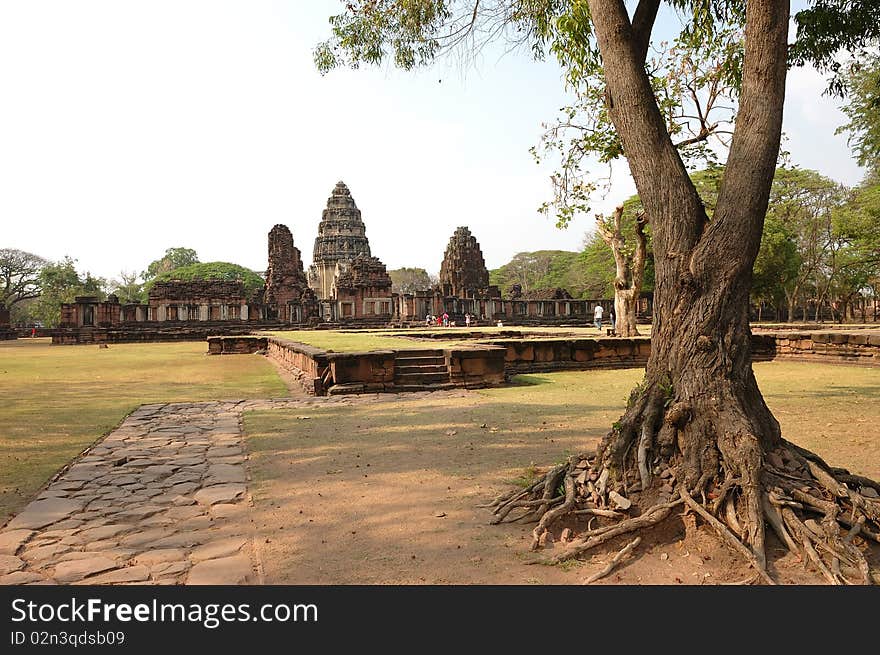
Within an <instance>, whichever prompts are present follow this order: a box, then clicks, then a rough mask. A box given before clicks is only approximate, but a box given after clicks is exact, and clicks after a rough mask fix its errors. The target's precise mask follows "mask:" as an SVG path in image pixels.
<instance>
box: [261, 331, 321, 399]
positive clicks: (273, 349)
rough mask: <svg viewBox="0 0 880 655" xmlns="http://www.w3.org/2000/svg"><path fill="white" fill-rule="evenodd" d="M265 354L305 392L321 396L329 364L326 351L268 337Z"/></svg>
mask: <svg viewBox="0 0 880 655" xmlns="http://www.w3.org/2000/svg"><path fill="white" fill-rule="evenodd" d="M266 350H267V354H268V355H269V357H271V358H272V359H273V360H275V361H276V362H277V363H278V364H279V365H280V366H281V367H282V368H284V369H285V370H287V371H288V372H290V373H291V374H293V375H294V377H296V378H297V380H299V382H300V384H302V385H303V388H304V389H305V390H306V392H308V393H310V394H312V395H315V396H323V395H324V394H325V391H326V387H325V380H326V379H327V376H328V371H329V364H328V361H327V351H326V350H322V349H321V348H314V347H312V346H307V345H306V344H304V343H298V342H296V341H290V340H289V339H281V338H279V337H269V338H268V347H267V349H266Z"/></svg>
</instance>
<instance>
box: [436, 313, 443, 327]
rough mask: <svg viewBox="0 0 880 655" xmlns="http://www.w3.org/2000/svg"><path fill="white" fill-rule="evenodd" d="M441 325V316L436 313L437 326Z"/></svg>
mask: <svg viewBox="0 0 880 655" xmlns="http://www.w3.org/2000/svg"><path fill="white" fill-rule="evenodd" d="M441 325H443V317H442V316H439V315H438V316H437V327H440V326H441Z"/></svg>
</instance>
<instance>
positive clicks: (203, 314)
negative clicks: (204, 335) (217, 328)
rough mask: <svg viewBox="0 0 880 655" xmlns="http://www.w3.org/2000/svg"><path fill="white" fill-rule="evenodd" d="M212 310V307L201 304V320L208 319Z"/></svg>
mask: <svg viewBox="0 0 880 655" xmlns="http://www.w3.org/2000/svg"><path fill="white" fill-rule="evenodd" d="M210 312H211V309H210V308H209V307H208V305H199V320H200V321H207V320H208V317H209V316H210V315H211V314H210Z"/></svg>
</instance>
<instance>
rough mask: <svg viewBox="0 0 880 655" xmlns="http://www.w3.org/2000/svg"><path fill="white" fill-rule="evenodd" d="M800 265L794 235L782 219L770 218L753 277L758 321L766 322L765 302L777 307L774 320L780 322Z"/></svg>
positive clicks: (765, 227)
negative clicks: (764, 313) (764, 314)
mask: <svg viewBox="0 0 880 655" xmlns="http://www.w3.org/2000/svg"><path fill="white" fill-rule="evenodd" d="M800 264H801V259H800V256H799V255H798V252H797V246H796V245H795V237H794V234H793V233H792V232H791V231H790V230H789V229H788V228H787V227H786V225H785V224H784V223H783V222H782V221H781V220H779V218H777V217H776V216H773V215H772V214H771V215H769V216H767V218H766V219H764V231H763V233H762V235H761V249H760V250H759V251H758V257H757V258H756V259H755V267H754V271H753V274H752V299H753V300H754V301H755V303H756V304H757V305H758V321H761V320H763V319H764V316H763V307H764V304H765V303H769V304H770V305H772V306H773V307H774V308H776V310H777V311H776V315H775V316H774V318H775V319H776V320H779V312H778V309H779V307H780V306H781V305H782V304H784V303H785V289H786V285H788V284H790V282H791V280H793V279H795V278H797V276H798V269H799V268H800Z"/></svg>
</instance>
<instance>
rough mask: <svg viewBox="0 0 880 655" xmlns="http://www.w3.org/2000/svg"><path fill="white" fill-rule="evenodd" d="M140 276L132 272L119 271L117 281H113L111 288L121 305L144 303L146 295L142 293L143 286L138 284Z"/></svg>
mask: <svg viewBox="0 0 880 655" xmlns="http://www.w3.org/2000/svg"><path fill="white" fill-rule="evenodd" d="M139 279H140V276H139V275H138V274H137V273H136V272H134V271H120V273H119V279H118V280H113V281H112V283H111V287H112V289H113V293H115V294H116V296H117V297H118V298H119V302H121V303H138V302H145V301H146V299H147V295H146V293H145V292H144V285H143V284H142V283H141V282H139V281H138V280H139Z"/></svg>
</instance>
